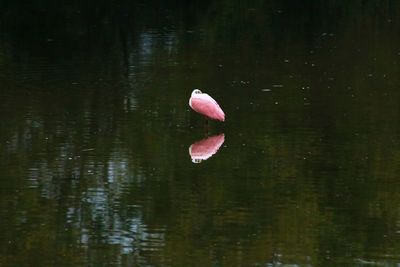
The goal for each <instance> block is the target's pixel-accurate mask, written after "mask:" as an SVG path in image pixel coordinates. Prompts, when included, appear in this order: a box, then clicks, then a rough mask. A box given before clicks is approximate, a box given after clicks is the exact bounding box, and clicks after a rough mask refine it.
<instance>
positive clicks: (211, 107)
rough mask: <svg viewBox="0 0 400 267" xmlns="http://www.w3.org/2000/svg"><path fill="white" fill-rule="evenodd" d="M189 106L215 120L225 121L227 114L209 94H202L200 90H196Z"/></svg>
mask: <svg viewBox="0 0 400 267" xmlns="http://www.w3.org/2000/svg"><path fill="white" fill-rule="evenodd" d="M189 106H190V107H191V108H192V109H193V110H194V111H196V112H198V113H200V114H202V115H204V116H206V117H208V118H210V119H214V120H219V121H225V113H224V112H223V111H222V109H221V107H220V106H219V105H218V103H217V101H215V100H214V98H212V97H211V96H209V95H208V94H205V93H202V92H201V91H200V90H199V89H195V90H193V92H192V95H191V97H190V99H189Z"/></svg>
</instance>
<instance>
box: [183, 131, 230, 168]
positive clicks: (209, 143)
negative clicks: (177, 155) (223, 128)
mask: <svg viewBox="0 0 400 267" xmlns="http://www.w3.org/2000/svg"><path fill="white" fill-rule="evenodd" d="M224 141H225V135H224V134H223V133H222V134H219V135H214V136H211V137H207V138H205V139H202V140H200V141H197V142H195V143H193V144H192V145H191V146H190V147H189V154H190V157H191V158H192V162H193V163H200V162H201V161H202V160H207V159H208V158H210V157H212V156H213V155H214V154H215V153H217V151H218V149H219V148H220V147H221V146H222V144H223V143H224Z"/></svg>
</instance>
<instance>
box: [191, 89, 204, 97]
mask: <svg viewBox="0 0 400 267" xmlns="http://www.w3.org/2000/svg"><path fill="white" fill-rule="evenodd" d="M197 94H202V92H201V91H200V90H199V89H194V90H193V92H192V96H193V95H197Z"/></svg>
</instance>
